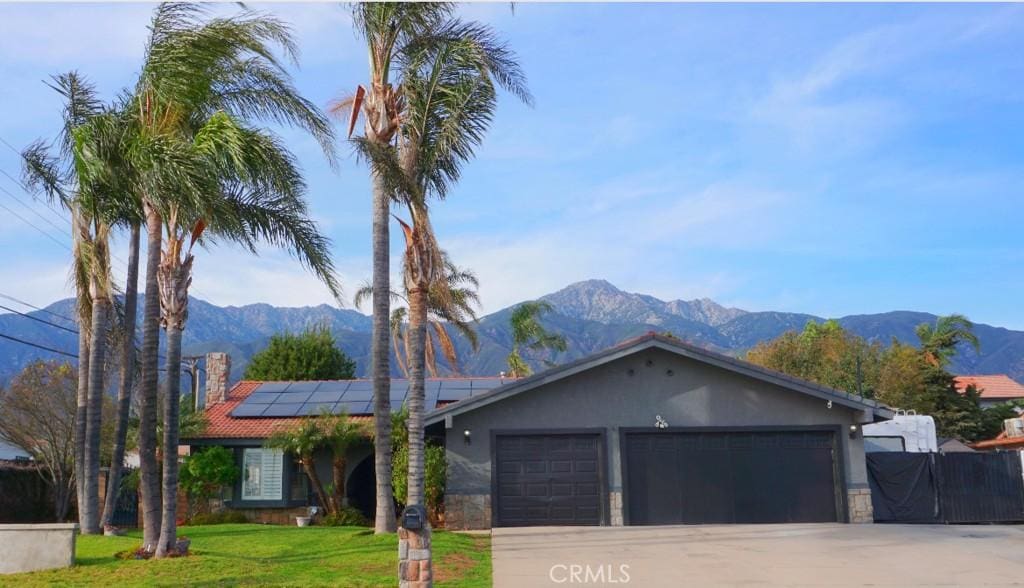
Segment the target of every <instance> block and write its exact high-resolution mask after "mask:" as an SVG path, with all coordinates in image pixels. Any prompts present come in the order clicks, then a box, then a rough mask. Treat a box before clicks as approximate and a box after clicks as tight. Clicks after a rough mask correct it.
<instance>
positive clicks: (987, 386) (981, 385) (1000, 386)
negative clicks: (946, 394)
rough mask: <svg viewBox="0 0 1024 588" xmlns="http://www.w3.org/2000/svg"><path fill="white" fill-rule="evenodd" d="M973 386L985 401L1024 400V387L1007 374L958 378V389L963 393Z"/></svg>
mask: <svg viewBox="0 0 1024 588" xmlns="http://www.w3.org/2000/svg"><path fill="white" fill-rule="evenodd" d="M971 384H973V385H974V386H975V387H976V388H977V389H978V392H980V393H981V397H982V398H985V399H1000V398H1006V399H1010V398H1024V386H1022V385H1021V384H1018V383H1017V382H1016V381H1014V380H1012V379H1010V376H1007V375H1006V374H993V375H988V376H957V377H956V388H957V390H959V391H960V392H961V393H962V392H963V391H964V390H966V389H967V387H968V386H970V385H971Z"/></svg>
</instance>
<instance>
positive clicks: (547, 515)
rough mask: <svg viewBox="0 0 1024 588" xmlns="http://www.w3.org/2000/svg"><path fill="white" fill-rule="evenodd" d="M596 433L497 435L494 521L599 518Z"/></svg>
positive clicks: (551, 521) (592, 520) (590, 520)
mask: <svg viewBox="0 0 1024 588" xmlns="http://www.w3.org/2000/svg"><path fill="white" fill-rule="evenodd" d="M600 439H601V437H600V436H599V435H597V434H586V435H579V434H544V435H532V434H531V435H498V436H497V443H496V449H497V451H496V454H495V459H496V460H497V463H496V464H494V466H495V471H496V472H497V478H498V479H497V485H496V486H497V496H496V501H497V506H496V509H495V510H496V515H497V520H496V525H498V526H523V525H597V524H600V521H601V512H602V504H603V503H602V493H601V485H600V469H599V468H600V463H599V460H598V456H599V449H600V445H599V442H600ZM510 464H520V465H519V466H516V467H511V466H510Z"/></svg>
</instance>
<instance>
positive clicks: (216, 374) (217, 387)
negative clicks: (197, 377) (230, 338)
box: [205, 352, 231, 409]
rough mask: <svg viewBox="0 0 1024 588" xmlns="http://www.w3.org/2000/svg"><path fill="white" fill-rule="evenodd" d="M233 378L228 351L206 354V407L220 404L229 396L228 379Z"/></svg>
mask: <svg viewBox="0 0 1024 588" xmlns="http://www.w3.org/2000/svg"><path fill="white" fill-rule="evenodd" d="M230 378H231V356H230V355H228V354H227V353H220V352H217V353H207V354H206V403H205V407H206V408H207V409H209V408H210V407H211V406H214V405H217V404H220V403H221V402H224V400H226V399H227V397H228V380H229V379H230Z"/></svg>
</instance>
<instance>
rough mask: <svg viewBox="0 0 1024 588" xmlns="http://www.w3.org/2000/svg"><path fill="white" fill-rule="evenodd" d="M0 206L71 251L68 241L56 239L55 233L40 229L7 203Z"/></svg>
mask: <svg viewBox="0 0 1024 588" xmlns="http://www.w3.org/2000/svg"><path fill="white" fill-rule="evenodd" d="M0 208H3V209H4V210H6V211H7V212H9V213H11V214H13V215H14V216H15V217H17V218H19V219H21V222H23V223H25V224H26V225H28V226H30V227H32V228H33V229H35V230H37V231H39V232H40V233H42V234H43V235H44V236H45V237H46V238H47V239H49V240H51V241H53V242H54V243H56V244H57V245H60V246H61V247H63V248H64V249H67V250H68V251H71V247H69V246H68V245H67V244H66V243H63V242H61V241H58V240H57V239H56V238H55V237H54V236H53V235H51V234H50V233H47V232H46V231H44V230H42V229H40V228H39V227H37V226H36V225H34V224H32V223H31V222H29V220H28V219H26V218H25V217H23V216H21V215H20V214H18V213H17V212H14V211H13V210H11V209H10V208H8V207H7V206H5V205H3V204H0Z"/></svg>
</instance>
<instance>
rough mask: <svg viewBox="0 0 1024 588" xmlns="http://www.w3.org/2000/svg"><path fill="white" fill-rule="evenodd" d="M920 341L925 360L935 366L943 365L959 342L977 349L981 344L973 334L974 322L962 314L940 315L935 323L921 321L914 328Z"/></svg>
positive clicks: (946, 363) (947, 362) (951, 356)
mask: <svg viewBox="0 0 1024 588" xmlns="http://www.w3.org/2000/svg"><path fill="white" fill-rule="evenodd" d="M914 332H915V333H917V338H918V339H919V340H920V341H921V351H923V352H924V356H925V360H927V361H928V363H930V364H932V365H933V366H935V367H945V366H946V365H948V364H949V362H950V360H951V359H952V358H953V356H954V355H955V354H956V347H957V345H959V344H960V343H967V344H968V345H970V346H971V347H973V348H974V349H975V351H977V350H978V349H979V348H980V346H981V344H980V342H979V341H978V337H977V335H975V334H974V323H972V322H971V321H970V320H968V319H967V317H965V316H964V315H962V314H951V315H949V316H940V317H939V318H937V319H936V320H935V324H934V325H932V324H931V323H921V324H920V325H918V326H917V328H915V329H914Z"/></svg>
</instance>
